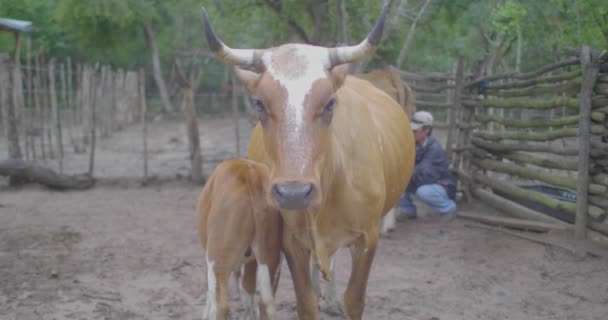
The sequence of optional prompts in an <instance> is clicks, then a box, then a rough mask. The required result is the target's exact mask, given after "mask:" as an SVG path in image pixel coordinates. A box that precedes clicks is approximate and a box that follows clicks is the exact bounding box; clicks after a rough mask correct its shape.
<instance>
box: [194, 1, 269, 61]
mask: <svg viewBox="0 0 608 320" xmlns="http://www.w3.org/2000/svg"><path fill="white" fill-rule="evenodd" d="M202 16H203V23H204V25H205V37H206V38H207V44H208V45H209V49H211V52H213V54H214V55H215V56H216V57H217V58H218V59H220V60H222V61H223V62H225V63H228V64H234V65H239V66H242V67H253V68H255V69H257V70H258V71H261V70H263V69H264V65H263V63H262V59H261V58H262V53H263V51H262V50H256V49H232V48H230V47H228V46H226V45H225V44H224V43H223V42H222V40H220V39H219V38H218V37H217V35H215V32H214V31H213V27H211V23H209V17H208V16H207V10H205V8H203V10H202Z"/></svg>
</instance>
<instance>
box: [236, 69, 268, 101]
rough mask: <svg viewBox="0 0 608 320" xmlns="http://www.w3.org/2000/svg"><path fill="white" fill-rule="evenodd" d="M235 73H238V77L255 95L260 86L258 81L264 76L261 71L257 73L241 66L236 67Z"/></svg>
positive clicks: (251, 93) (250, 92)
mask: <svg viewBox="0 0 608 320" xmlns="http://www.w3.org/2000/svg"><path fill="white" fill-rule="evenodd" d="M234 74H236V78H237V79H239V81H240V82H241V83H242V84H243V85H244V86H245V88H247V91H248V92H249V94H250V95H253V94H254V92H255V89H256V88H257V87H258V83H259V82H260V79H261V78H262V74H261V73H255V72H253V71H249V70H245V69H241V68H239V67H234Z"/></svg>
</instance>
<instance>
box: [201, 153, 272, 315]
mask: <svg viewBox="0 0 608 320" xmlns="http://www.w3.org/2000/svg"><path fill="white" fill-rule="evenodd" d="M269 177H270V170H269V168H268V167H267V166H266V165H264V164H261V163H258V162H255V161H251V160H247V159H231V160H226V161H224V162H222V163H220V164H219V165H218V166H217V168H216V169H215V170H214V172H213V174H212V175H211V176H210V177H209V179H208V180H207V182H206V183H205V186H204V187H203V190H202V191H201V194H200V197H199V201H198V206H197V215H198V230H199V238H200V241H201V243H202V245H203V248H204V249H205V251H206V261H207V286H208V289H207V303H206V305H205V308H204V310H203V319H213V320H215V319H228V313H229V306H228V282H229V277H230V275H231V274H232V273H233V272H240V270H241V267H242V266H243V270H244V272H243V277H242V286H243V289H244V291H245V292H246V296H247V298H246V300H247V301H246V302H248V309H247V312H248V317H249V318H255V315H256V311H255V308H254V296H255V292H256V287H257V290H258V292H259V294H260V296H261V299H260V300H261V301H260V307H259V311H260V314H261V315H262V316H263V318H264V317H266V318H267V319H274V313H275V312H274V304H273V297H274V293H275V292H276V288H277V284H278V277H279V274H280V265H281V238H282V220H281V217H280V214H279V211H278V209H277V208H276V207H273V206H272V205H271V204H270V203H268V201H267V197H266V195H265V192H266V190H267V189H268V184H269ZM237 279H238V278H237ZM256 283H257V285H256Z"/></svg>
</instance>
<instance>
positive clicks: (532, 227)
mask: <svg viewBox="0 0 608 320" xmlns="http://www.w3.org/2000/svg"><path fill="white" fill-rule="evenodd" d="M457 215H458V217H460V218H464V219H468V220H473V221H477V222H482V223H485V224H489V225H493V226H501V227H507V228H513V229H520V230H527V231H537V232H547V231H551V230H560V231H564V230H568V229H570V227H569V226H565V225H561V224H553V223H547V222H538V221H531V220H524V219H515V218H506V217H499V216H490V215H481V214H474V213H465V212H458V214H457Z"/></svg>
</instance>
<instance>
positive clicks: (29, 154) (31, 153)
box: [23, 37, 36, 160]
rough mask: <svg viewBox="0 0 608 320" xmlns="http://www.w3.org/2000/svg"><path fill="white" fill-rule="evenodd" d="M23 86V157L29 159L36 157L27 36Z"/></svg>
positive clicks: (29, 52)
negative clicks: (24, 105)
mask: <svg viewBox="0 0 608 320" xmlns="http://www.w3.org/2000/svg"><path fill="white" fill-rule="evenodd" d="M25 57H26V58H25V67H26V72H25V86H26V87H25V88H26V90H27V112H24V113H23V119H24V121H23V122H24V123H23V126H24V127H25V159H26V160H31V159H34V160H35V159H36V149H35V148H34V141H33V138H32V128H33V122H34V108H33V103H32V102H33V97H34V96H33V94H32V62H31V60H30V59H31V58H32V39H31V38H30V37H28V38H27V42H26V55H25Z"/></svg>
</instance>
